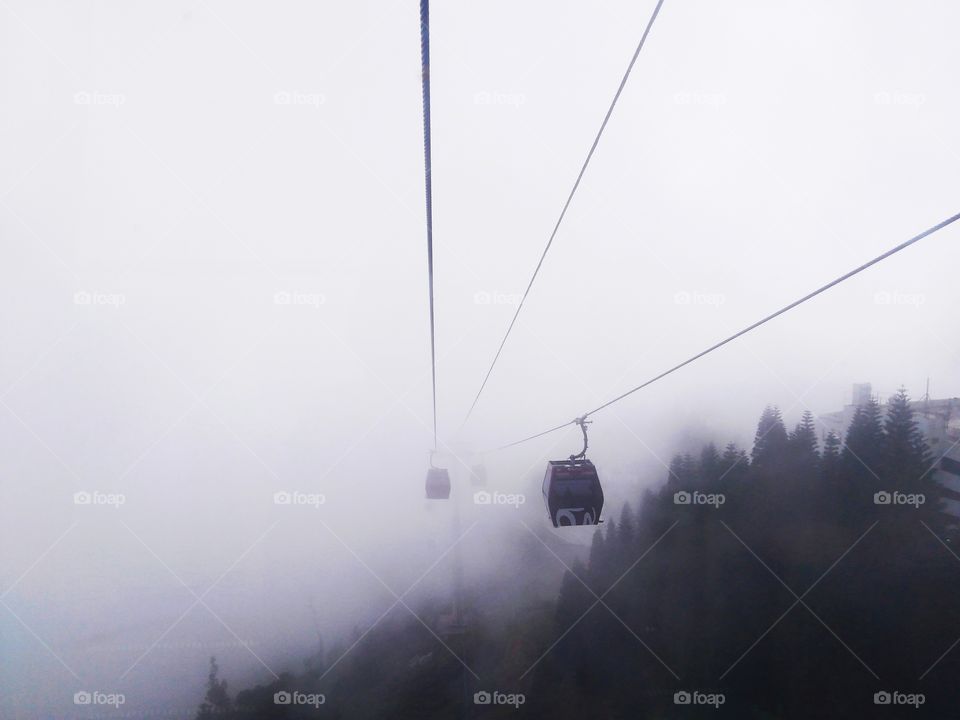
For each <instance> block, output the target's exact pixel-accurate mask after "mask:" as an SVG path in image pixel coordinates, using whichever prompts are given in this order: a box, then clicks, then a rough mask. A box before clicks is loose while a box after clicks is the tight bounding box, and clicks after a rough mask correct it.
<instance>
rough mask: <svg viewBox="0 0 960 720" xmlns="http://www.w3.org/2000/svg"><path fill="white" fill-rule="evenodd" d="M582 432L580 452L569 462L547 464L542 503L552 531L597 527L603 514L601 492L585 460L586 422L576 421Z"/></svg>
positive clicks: (592, 470)
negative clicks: (544, 505)
mask: <svg viewBox="0 0 960 720" xmlns="http://www.w3.org/2000/svg"><path fill="white" fill-rule="evenodd" d="M577 424H578V425H579V426H580V429H581V430H582V431H583V450H581V451H580V454H579V455H571V456H570V459H569V460H550V461H548V462H547V472H546V474H545V475H544V477H543V501H544V503H545V504H546V506H547V513H548V514H549V515H550V522H552V523H553V526H554V527H570V526H573V525H598V524H599V523H600V522H601V521H600V513H601V511H602V510H603V488H602V487H601V486H600V477H599V476H598V475H597V468H596V467H595V466H594V464H593V463H592V462H590V461H589V460H587V458H586V454H587V427H586V426H587V421H586V420H584V419H583V418H578V419H577Z"/></svg>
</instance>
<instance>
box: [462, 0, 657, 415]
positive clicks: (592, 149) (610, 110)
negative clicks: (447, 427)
mask: <svg viewBox="0 0 960 720" xmlns="http://www.w3.org/2000/svg"><path fill="white" fill-rule="evenodd" d="M663 1H664V0H658V2H657V5H656V7H655V8H654V9H653V14H652V15H650V19H649V20H648V21H647V26H646V28H645V29H644V31H643V35H642V36H641V38H640V42H639V43H638V44H637V49H636V50H634V52H633V57H631V58H630V64H629V65H627V70H626V72H624V74H623V78H622V79H621V80H620V85H619V87H617V92H616V94H614V96H613V100H612V101H611V103H610V107H609V108H608V109H607V114H606V115H604V117H603V122H602V123H601V124H600V129H599V130H598V131H597V136H596V137H595V138H594V139H593V145H591V146H590V152H588V153H587V158H586V159H585V160H584V161H583V165H582V166H581V168H580V173H579V174H578V175H577V180H576V182H574V183H573V188H572V189H571V190H570V194H569V195H568V196H567V201H566V202H565V203H564V204H563V209H562V210H561V211H560V217H559V218H557V222H556V224H555V225H554V226H553V232H551V233H550V238H549V239H548V240H547V244H546V246H545V247H544V248H543V252H542V253H541V254H540V260H539V261H538V262H537V266H536V267H535V268H534V270H533V275H531V276H530V282H528V283H527V289H526V290H524V291H523V295H522V296H521V298H520V302H519V304H518V305H517V309H516V311H515V312H514V313H513V318H512V319H511V320H510V324H509V325H508V326H507V331H506V333H504V335H503V339H502V340H501V341H500V347H498V348H497V353H496V355H494V357H493V362H491V363H490V367H489V368H487V374H486V375H485V376H484V378H483V382H482V383H481V384H480V389H479V390H477V394H476V396H475V397H474V398H473V402H472V403H471V404H470V409H469V410H468V411H467V416H466V417H465V418H464V419H463V422H462V423H461V425H460V429H461V430H462V429H463V427H464V425H466V424H467V421H468V420H469V419H470V416H471V415H472V414H473V410H474V408H475V407H476V406H477V402H478V401H479V400H480V395H481V394H482V393H483V390H484V388H485V387H486V386H487V381H488V380H489V379H490V375H491V374H492V373H493V368H494V366H495V365H496V364H497V361H498V360H499V359H500V354H501V353H502V352H503V347H504V345H506V344H507V338H508V337H510V332H511V331H512V330H513V326H514V325H515V324H516V322H517V318H518V317H519V315H520V311H521V310H523V304H524V302H526V299H527V295H528V294H529V293H530V288H531V287H533V281H534V280H536V279H537V274H538V273H539V272H540V267H541V266H542V265H543V261H544V259H545V258H546V257H547V253H548V252H549V251H550V246H551V245H553V239H554V238H555V237H556V235H557V230H559V229H560V224H561V223H562V222H563V218H564V216H565V215H566V214H567V209H568V208H569V207H570V202H571V201H572V200H573V196H574V195H575V194H576V192H577V188H578V187H580V181H581V180H583V175H584V173H585V172H586V171H587V166H588V165H589V164H590V159H591V158H592V157H593V154H594V152H595V151H596V149H597V145H598V144H599V143H600V137H601V136H602V135H603V131H604V130H605V129H606V127H607V123H608V122H609V121H610V116H611V115H612V114H613V109H614V107H616V105H617V101H618V100H619V99H620V95H621V93H622V92H623V88H624V87H625V86H626V84H627V79H628V78H629V77H630V72H631V71H632V70H633V66H634V64H636V62H637V58H638V57H639V56H640V50H641V49H643V45H644V43H645V42H646V41H647V35H649V34H650V28H651V27H653V22H654V20H656V19H657V15H658V14H659V13H660V7H661V6H662V5H663Z"/></svg>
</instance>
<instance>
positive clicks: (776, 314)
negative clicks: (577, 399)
mask: <svg viewBox="0 0 960 720" xmlns="http://www.w3.org/2000/svg"><path fill="white" fill-rule="evenodd" d="M957 220H960V213H957V214H956V215H952V216H950V217H948V218H947V219H946V220H943V221H942V222H939V223H937V224H936V225H934V226H933V227H930V228H927V229H926V230H924V231H923V232H921V233H920V234H918V235H914V236H913V237H912V238H910V239H909V240H906V241H904V242H902V243H900V244H899V245H897V246H895V247H892V248H890V249H889V250H887V251H886V252H885V253H883V254H882V255H877V257H875V258H873V259H872V260H870V261H868V262H865V263H864V264H863V265H860V266H859V267H856V268H854V269H853V270H851V271H850V272H847V273H844V274H843V275H841V276H840V277H838V278H835V279H834V280H831V281H830V282H828V283H827V284H826V285H822V286H820V287H819V288H817V289H816V290H814V291H813V292H810V293H808V294H806V295H804V296H803V297H802V298H800V299H799V300H794V301H793V302H792V303H790V304H789V305H784V306H783V307H782V308H780V309H779V310H777V311H776V312H773V313H770V314H769V315H767V316H766V317H764V318H762V319H760V320H757V322H755V323H753V324H752V325H748V326H747V327H745V328H743V329H742V330H740V331H738V332H736V333H734V334H733V335H731V336H730V337H728V338H725V339H723V340H721V341H720V342H718V343H715V344H714V345H711V346H710V347H708V348H707V349H706V350H703V351H701V352H699V353H697V354H696V355H694V356H692V357H689V358H687V359H686V360H684V361H683V362H681V363H678V364H676V365H674V366H673V367H671V368H670V369H669V370H664V371H663V372H662V373H660V374H659V375H655V376H654V377H652V378H650V379H649V380H647V381H645V382H643V383H641V384H640V385H637V386H636V387H634V388H631V389H630V390H627V391H626V392H624V393H621V394H620V395H617V396H616V397H615V398H613V399H612V400H608V401H607V402H605V403H604V404H603V405H600V406H598V407H595V408H594V409H593V410H589V411H588V412H586V413H584V414H583V415H581V416H580V417H578V418H574V419H573V420H570V421H568V422H565V423H562V424H561V425H557V426H556V427H552V428H550V429H549V430H544V431H543V432H539V433H537V434H536V435H530V436H529V437H525V438H523V439H522V440H517V441H515V442H512V443H508V444H506V445H501V446H500V447H497V448H493V450H505V449H506V448H509V447H513V446H514V445H520V444H521V443H525V442H528V441H530V440H534V439H536V438H538V437H542V436H544V435H548V434H550V433H552V432H556V431H557V430H561V429H563V428H565V427H567V426H568V425H576V424H579V423H581V422H583V421H584V420H586V419H587V418H588V417H590V416H591V415H594V414H596V413H598V412H600V411H601V410H603V409H605V408H608V407H610V406H611V405H613V404H614V403H616V402H620V401H621V400H623V399H624V398H626V397H629V396H630V395H633V393H635V392H637V391H638V390H642V389H643V388H645V387H647V386H649V385H652V384H653V383H655V382H657V381H658V380H661V379H663V378H665V377H667V375H670V374H672V373H674V372H676V371H677V370H679V369H680V368H683V367H685V366H687V365H689V364H690V363H692V362H694V361H696V360H699V359H700V358H702V357H703V356H704V355H708V354H709V353H712V352H713V351H714V350H717V349H719V348H721V347H723V346H724V345H726V344H727V343H729V342H732V341H734V340H736V339H737V338H739V337H741V336H743V335H746V334H747V333H748V332H750V331H752V330H755V329H757V328H758V327H760V326H761V325H764V324H765V323H768V322H770V321H771V320H773V319H774V318H776V317H779V316H780V315H783V314H784V313H785V312H787V311H789V310H792V309H793V308H795V307H797V306H798V305H802V304H803V303H805V302H807V300H810V299H812V298H814V297H816V296H817V295H819V294H820V293H823V292H826V291H827V290H829V289H830V288H832V287H834V286H835V285H839V284H840V283H842V282H843V281H845V280H849V279H850V278H852V277H853V276H854V275H857V274H859V273H861V272H863V271H864V270H866V269H867V268H869V267H871V266H873V265H876V264H877V263H879V262H881V261H882V260H886V259H887V258H888V257H890V256H891V255H895V254H896V253H898V252H900V251H901V250H904V249H906V248H908V247H910V246H911V245H913V244H914V243H917V242H919V241H920V240H923V239H924V238H925V237H927V236H928V235H932V234H933V233H935V232H937V231H938V230H942V229H943V228H945V227H947V226H948V225H950V224H952V223H955V222H956V221H957ZM493 450H491V451H488V452H492V451H493Z"/></svg>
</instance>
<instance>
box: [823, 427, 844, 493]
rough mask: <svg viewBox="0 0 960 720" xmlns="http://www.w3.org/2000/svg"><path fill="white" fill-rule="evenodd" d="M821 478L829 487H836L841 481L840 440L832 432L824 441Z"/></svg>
mask: <svg viewBox="0 0 960 720" xmlns="http://www.w3.org/2000/svg"><path fill="white" fill-rule="evenodd" d="M820 478H821V479H822V480H823V482H824V484H826V485H828V486H836V484H837V482H838V481H839V479H840V438H839V437H837V434H836V433H835V432H833V431H832V430H831V431H830V432H829V433H827V437H826V438H824V440H823V457H822V458H821V460H820Z"/></svg>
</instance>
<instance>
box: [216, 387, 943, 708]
mask: <svg viewBox="0 0 960 720" xmlns="http://www.w3.org/2000/svg"><path fill="white" fill-rule="evenodd" d="M821 445H822V447H821ZM931 462H932V458H931V457H929V451H928V449H927V447H926V445H925V443H924V441H923V439H922V437H921V435H920V433H919V431H918V429H917V426H916V424H915V422H914V419H913V413H912V411H911V409H910V406H909V404H908V400H907V397H906V394H905V393H904V392H902V391H901V393H900V394H899V395H898V396H897V397H895V398H894V399H893V400H891V401H890V403H889V404H888V405H887V406H885V407H884V408H881V407H879V406H878V405H876V404H875V403H872V404H869V405H867V406H865V407H863V408H861V409H860V410H858V411H857V414H856V416H855V419H854V420H853V423H852V425H851V427H850V428H849V431H848V433H847V437H846V438H844V439H843V441H842V442H841V439H839V438H837V437H835V436H832V435H831V436H828V437H827V438H826V439H825V441H824V442H823V443H820V442H818V437H817V432H816V429H815V426H814V421H813V418H812V417H811V415H810V414H809V413H807V414H805V415H804V417H803V420H802V421H801V422H800V423H799V424H798V425H797V426H796V427H795V428H794V429H793V430H792V431H788V430H787V429H786V428H785V427H784V423H783V421H782V419H781V417H780V413H779V411H778V410H776V409H772V408H768V409H767V410H765V411H764V413H763V415H762V416H761V418H760V422H759V425H758V428H757V433H756V438H755V441H754V446H753V448H752V451H751V452H750V453H749V454H748V453H747V452H745V451H744V450H741V449H739V448H737V447H736V446H734V445H733V444H730V445H727V446H726V448H724V449H722V450H718V449H717V448H716V447H714V446H713V445H707V446H706V447H704V448H703V449H702V451H701V452H700V453H699V455H696V456H695V455H690V454H685V455H678V456H676V457H674V459H673V461H672V462H671V465H670V472H669V473H668V477H667V480H666V482H665V484H664V485H663V486H662V487H660V488H659V489H658V490H656V491H647V492H646V493H644V494H643V496H642V497H638V498H637V499H636V501H635V502H634V503H633V504H627V505H625V506H624V507H622V508H619V509H617V510H618V511H617V512H612V510H614V509H613V508H610V509H609V510H611V512H607V513H606V516H607V518H608V519H607V520H606V522H605V523H604V525H603V526H602V530H601V529H599V528H598V529H597V532H596V534H595V535H594V539H593V545H592V547H591V549H590V552H589V557H588V559H587V562H586V563H579V562H577V563H575V564H574V565H573V566H572V570H573V572H567V573H566V574H565V576H564V577H563V581H562V584H561V587H560V590H559V594H558V595H556V597H555V598H553V599H548V600H546V601H540V600H538V599H536V598H532V599H530V598H528V601H527V602H522V601H521V602H517V603H513V604H512V605H510V606H509V609H506V610H505V609H503V607H501V608H499V609H498V610H497V612H495V613H493V612H489V611H487V612H484V610H483V603H484V602H486V600H485V599H484V597H485V594H487V593H488V591H489V589H487V588H470V589H469V590H468V593H467V595H468V598H467V601H466V604H465V614H466V617H467V618H468V619H469V620H468V623H467V626H468V630H467V632H466V633H465V634H463V635H454V636H446V637H445V642H447V644H448V645H449V647H450V649H451V650H453V651H455V652H456V653H457V655H459V656H460V657H462V658H464V659H465V660H466V662H467V664H468V665H469V666H470V667H471V668H473V669H475V670H476V671H477V673H478V674H479V675H480V676H481V677H482V678H483V680H482V682H478V681H477V680H476V679H475V678H474V677H472V676H471V675H470V673H468V672H467V671H466V670H464V668H463V666H462V665H461V664H460V662H459V661H458V660H457V659H456V658H455V657H454V656H453V655H452V654H451V652H448V651H447V650H446V649H444V647H443V646H442V645H441V644H440V642H438V640H437V639H436V638H435V637H433V636H432V635H431V634H430V633H429V632H428V631H427V630H426V629H425V628H424V627H423V626H422V625H421V624H420V623H419V622H418V621H417V620H416V619H414V618H413V617H412V616H411V615H409V614H405V615H404V614H398V615H397V616H396V617H393V616H391V617H388V618H387V619H386V620H384V621H383V622H382V623H380V624H378V625H376V626H375V627H374V628H373V629H372V630H371V631H370V632H369V634H367V635H366V636H365V637H363V638H362V639H361V640H359V642H358V643H357V645H356V646H355V647H354V648H353V649H352V650H351V651H350V652H349V653H347V654H346V655H345V656H343V653H344V651H345V650H347V649H348V648H349V647H350V646H351V645H352V644H353V643H354V642H355V641H357V639H358V638H359V637H360V634H359V632H355V633H354V635H353V636H352V637H348V638H344V639H342V640H341V641H340V642H338V643H337V645H336V646H335V647H331V648H328V649H327V650H326V651H324V650H323V649H322V648H320V649H318V651H317V653H316V654H315V655H314V656H313V657H311V658H308V659H306V661H305V662H304V665H303V667H304V669H303V672H302V673H300V674H298V675H292V674H285V675H283V676H282V677H281V679H280V680H279V681H275V682H272V683H269V684H264V685H261V686H257V687H254V688H250V689H246V690H243V691H240V692H238V693H236V694H235V695H231V694H230V692H228V689H227V686H226V683H225V681H223V680H220V679H218V678H217V674H216V666H215V663H213V662H212V663H211V668H212V672H211V676H210V678H209V682H208V693H207V697H206V701H205V702H204V704H203V705H202V706H201V707H200V710H199V712H198V714H197V718H200V719H201V720H206V719H209V718H214V717H216V718H226V719H228V720H232V719H234V718H236V719H238V720H239V719H240V718H299V717H332V718H455V717H464V716H467V717H521V716H522V717H544V718H578V719H582V718H678V717H737V718H801V717H802V718H819V717H822V718H833V717H838V718H839V717H904V716H906V715H905V714H907V713H909V714H910V716H916V717H921V716H935V717H947V716H955V715H954V713H955V709H956V707H957V706H958V705H957V703H958V700H960V684H958V683H957V682H956V677H957V674H958V672H960V650H958V651H957V652H947V650H948V649H950V648H951V644H952V643H954V641H955V640H956V639H957V638H958V637H960V603H958V602H957V599H958V598H960V561H958V558H957V557H954V556H953V555H952V552H953V550H952V547H953V536H954V526H953V521H952V519H951V518H950V517H949V516H946V515H944V514H943V509H942V501H939V500H938V499H937V495H938V492H937V491H938V487H937V485H936V484H935V483H934V482H933V481H932V480H931V479H930V476H929V474H928V473H929V469H930V465H931ZM893 490H896V491H899V492H900V493H903V494H904V496H906V498H907V499H909V498H910V496H911V495H916V496H919V494H922V495H923V496H925V502H923V503H922V504H916V503H914V504H901V505H896V504H877V503H876V502H875V498H874V494H875V493H877V492H879V491H893ZM678 493H680V494H679V495H678ZM683 493H686V494H683ZM901 499H903V496H901ZM685 500H686V501H688V502H685ZM504 562H505V563H506V562H509V559H508V558H505V559H504ZM505 575H507V579H508V581H509V576H510V569H509V568H507V569H506V571H505ZM598 598H600V600H599V601H598ZM442 610H443V608H442V607H441V606H440V604H439V603H438V606H437V607H421V608H419V609H418V614H419V615H420V616H421V617H422V618H425V619H428V621H429V619H430V618H434V619H435V618H437V617H438V614H439V613H440V612H441V611H442ZM771 628H772V629H771ZM438 632H439V631H438ZM558 638H562V639H560V640H559V641H558ZM554 643H556V644H555V645H554ZM551 645H553V647H552V649H550V650H549V652H546V651H547V649H548V648H550V647H551ZM645 646H646V647H645ZM648 648H649V649H648ZM651 651H652V652H651ZM544 653H546V654H544ZM653 653H655V654H656V657H655V656H654V654H653ZM944 653H946V654H945V655H944ZM341 656H343V657H342V659H340V661H339V662H338V663H337V664H336V666H335V667H333V669H332V670H330V669H329V666H330V664H331V663H333V662H334V661H335V660H337V659H338V658H341ZM541 656H542V657H541ZM941 656H943V657H942V658H941ZM538 658H539V662H537V661H538ZM658 658H659V660H658ZM938 658H941V659H940V660H939V662H937V660H938ZM661 660H662V662H661ZM531 666H533V669H532V670H529V668H530V667H531ZM931 667H932V669H930V668H931ZM668 668H669V669H668ZM528 670H529V672H527V671H528ZM525 672H527V674H526V675H523V673H525ZM672 673H676V675H678V676H679V679H677V678H676V677H674V675H673V674H672ZM925 673H926V674H925ZM521 675H523V677H522V679H521V677H520V676H521ZM921 676H923V677H922V679H921ZM282 690H288V691H293V690H298V691H300V692H302V693H322V694H323V695H324V697H325V703H324V704H323V705H321V706H320V707H319V708H318V709H317V708H314V707H312V706H306V707H304V706H300V707H297V706H293V705H277V704H275V703H274V693H276V692H278V691H282ZM480 690H489V691H493V690H499V691H501V692H505V693H523V694H524V697H525V701H524V704H523V705H522V706H520V707H519V708H514V707H513V706H510V705H499V706H498V705H475V704H474V703H473V693H474V692H477V691H480ZM684 690H685V691H689V692H693V691H695V690H697V691H700V692H703V693H723V696H724V702H723V704H722V705H720V706H719V708H716V709H715V708H714V707H712V706H702V705H701V706H694V705H689V706H687V705H678V704H675V699H674V693H676V692H678V691H684ZM880 691H889V692H893V691H899V692H902V693H923V694H924V704H923V706H922V707H920V709H919V712H917V711H916V710H915V709H914V708H913V707H909V706H908V707H902V706H901V707H892V706H891V707H883V706H880V705H875V704H874V693H877V692H880Z"/></svg>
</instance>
